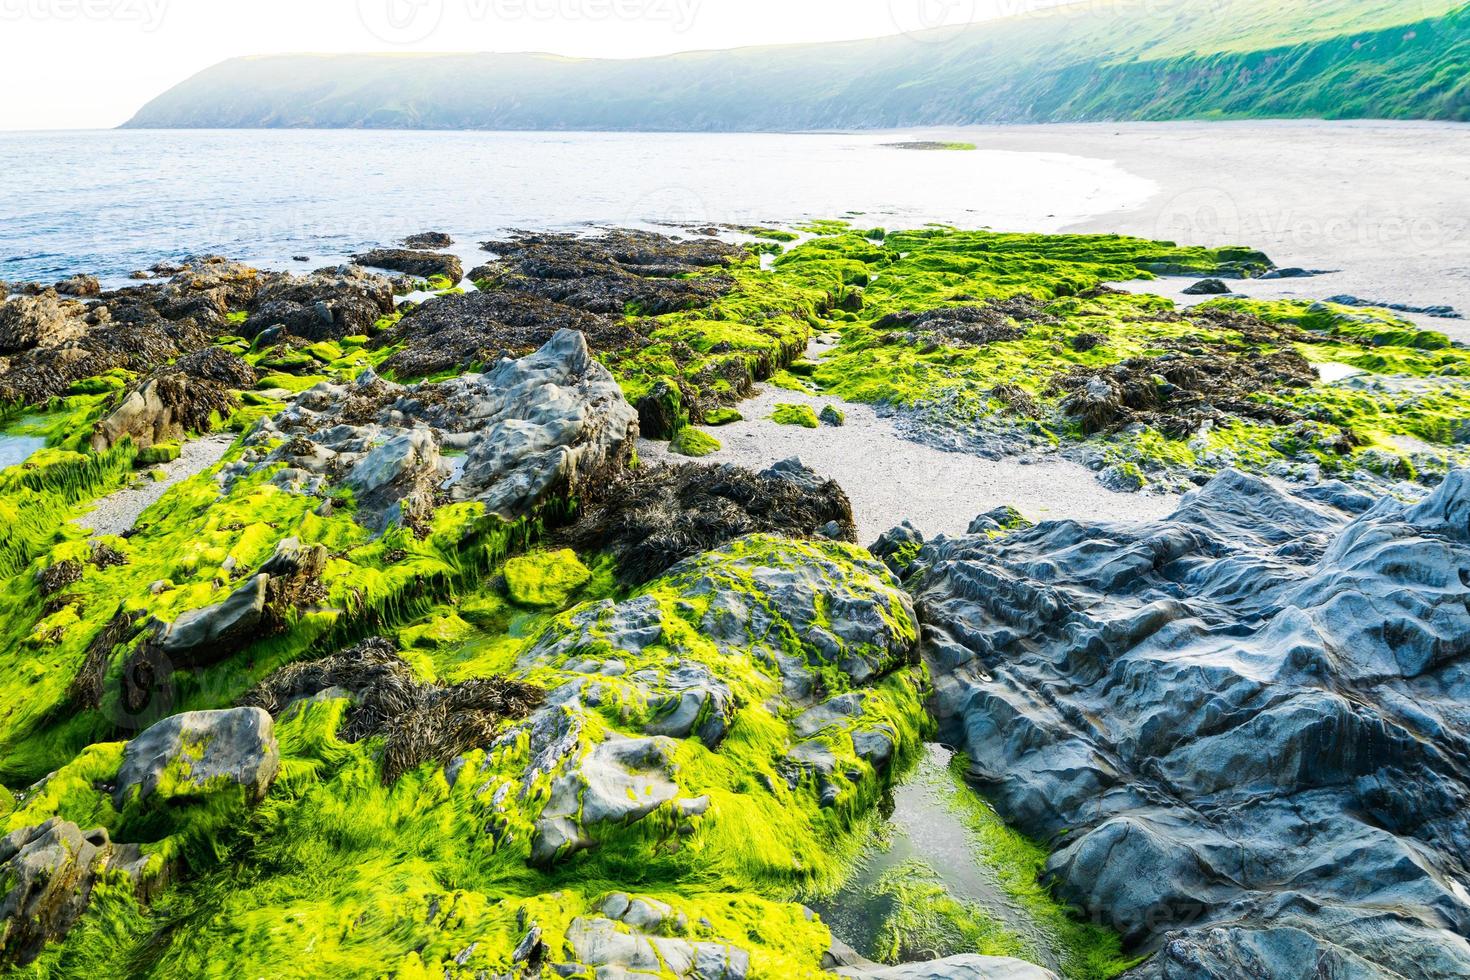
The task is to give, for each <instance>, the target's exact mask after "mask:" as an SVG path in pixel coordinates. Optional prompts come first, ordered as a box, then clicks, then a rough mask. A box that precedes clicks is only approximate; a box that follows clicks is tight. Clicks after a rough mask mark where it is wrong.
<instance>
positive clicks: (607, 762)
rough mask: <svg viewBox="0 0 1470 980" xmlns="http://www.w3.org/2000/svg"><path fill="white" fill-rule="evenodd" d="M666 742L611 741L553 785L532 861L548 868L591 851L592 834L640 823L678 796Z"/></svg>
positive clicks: (538, 824)
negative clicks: (596, 830)
mask: <svg viewBox="0 0 1470 980" xmlns="http://www.w3.org/2000/svg"><path fill="white" fill-rule="evenodd" d="M673 746H674V743H673V741H672V740H670V739H667V738H625V737H621V736H617V735H614V736H611V737H609V738H608V739H607V741H605V742H602V743H600V744H598V745H597V746H596V747H595V748H594V749H593V750H592V751H591V752H589V753H588V754H587V755H586V756H585V757H584V758H583V759H582V760H581V761H580V762H579V764H578V765H576V766H575V767H574V768H572V769H571V770H570V771H568V772H566V773H564V774H563V775H562V776H560V777H559V778H558V779H557V780H556V781H555V782H554V783H552V785H551V798H550V800H548V801H547V804H546V807H545V809H544V810H542V812H541V817H540V819H539V820H537V821H536V839H535V842H534V843H533V844H532V846H531V859H532V860H533V861H537V862H540V863H547V862H550V861H552V860H554V859H556V858H561V857H566V856H567V855H569V854H573V853H576V852H577V851H580V850H585V849H587V848H589V847H593V846H595V844H596V841H595V840H594V839H593V838H592V837H591V836H590V834H589V833H588V831H590V830H592V829H594V828H596V827H598V826H600V825H603V824H629V823H632V822H634V821H636V820H641V819H642V818H643V817H646V816H648V815H649V814H650V813H652V812H653V811H654V810H657V809H658V808H659V807H661V806H663V805H664V804H665V803H669V802H671V801H672V800H673V799H674V798H675V797H677V796H678V795H679V787H678V786H677V785H675V783H674V781H673V775H674V773H673Z"/></svg>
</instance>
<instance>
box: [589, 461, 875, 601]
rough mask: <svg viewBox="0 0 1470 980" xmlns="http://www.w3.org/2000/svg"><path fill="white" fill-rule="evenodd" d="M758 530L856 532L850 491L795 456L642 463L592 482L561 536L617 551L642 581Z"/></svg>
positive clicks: (627, 571) (623, 568)
mask: <svg viewBox="0 0 1470 980" xmlns="http://www.w3.org/2000/svg"><path fill="white" fill-rule="evenodd" d="M758 532H777V533H780V534H784V535H787V536H788V537H800V538H809V537H814V536H817V535H821V536H822V537H827V538H831V539H833V540H841V541H853V540H855V539H856V536H857V532H856V529H855V527H854V525H853V520H852V505H851V503H849V502H848V499H847V494H845V493H843V492H842V488H841V487H840V486H838V485H837V483H836V482H835V481H832V480H827V479H824V478H823V477H821V476H818V475H817V474H816V473H814V472H812V471H811V470H810V469H808V468H807V467H806V466H805V465H803V464H802V462H801V460H799V459H794V458H793V459H788V460H782V461H781V462H779V463H776V464H775V465H773V466H770V467H768V468H767V469H765V470H763V471H762V472H760V473H752V472H750V471H749V470H746V469H742V468H740V467H737V466H733V465H724V466H695V465H682V466H640V467H639V468H638V469H636V470H632V471H629V472H627V473H625V474H623V475H622V476H621V477H619V478H618V479H617V480H615V481H612V482H609V483H606V484H603V485H601V486H598V487H594V488H592V492H591V494H590V495H589V497H588V499H587V500H586V501H585V502H584V509H583V512H582V514H581V516H580V517H579V518H578V520H577V522H576V523H575V524H573V525H572V526H571V527H570V528H568V529H567V530H566V531H565V532H563V535H562V536H563V537H564V538H565V539H566V540H567V541H568V542H569V543H571V544H572V545H573V546H575V547H576V548H577V550H579V551H581V552H582V553H584V554H590V553H611V554H612V555H613V556H614V557H615V558H616V559H617V562H618V570H619V573H620V575H621V576H622V577H623V578H624V579H625V580H627V581H629V582H633V583H641V582H646V581H648V580H649V579H651V578H653V577H654V576H656V575H659V574H662V573H663V572H664V571H665V570H667V569H668V568H669V567H671V566H672V565H673V564H674V563H675V562H677V561H680V560H681V559H684V558H688V557H690V556H691V555H695V554H698V553H699V552H701V551H709V550H712V549H714V548H717V547H719V546H720V545H723V544H725V543H726V542H728V541H733V540H734V539H736V538H739V537H743V536H745V535H747V534H754V533H758Z"/></svg>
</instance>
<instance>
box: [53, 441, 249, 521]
mask: <svg viewBox="0 0 1470 980" xmlns="http://www.w3.org/2000/svg"><path fill="white" fill-rule="evenodd" d="M234 441H235V437H234V436H231V435H212V436H205V437H204V438H202V439H194V440H191V441H189V442H186V443H184V445H183V448H182V449H181V450H180V452H179V458H178V459H176V460H174V461H173V462H172V463H164V464H162V465H161V466H158V467H155V469H158V470H160V471H161V472H162V474H163V476H162V479H158V480H154V479H152V478H151V477H149V476H148V475H146V474H143V475H140V476H139V477H138V478H137V479H135V480H134V481H133V482H132V483H131V484H129V485H128V486H126V487H123V488H122V489H121V490H118V491H116V492H114V493H111V494H108V495H107V496H106V497H103V498H102V499H101V500H99V501H97V503H96V504H95V505H94V506H93V507H92V509H91V510H90V511H88V512H87V513H86V514H84V515H82V516H81V517H79V518H77V519H76V523H77V524H80V525H81V526H82V527H85V528H90V529H91V530H92V532H93V533H94V534H97V535H99V536H101V535H115V534H123V533H124V532H127V531H131V530H132V529H133V527H134V525H136V524H137V523H138V518H139V517H140V516H141V515H142V513H143V511H145V510H147V509H148V508H149V507H151V506H153V505H154V504H155V503H157V502H158V500H159V498H161V497H162V496H163V494H164V492H165V491H166V490H168V488H169V487H172V486H174V485H175V484H177V483H182V482H183V481H184V480H187V479H188V478H189V477H191V476H193V475H194V474H196V473H203V472H204V471H205V470H207V469H209V468H210V467H211V466H213V465H214V464H215V463H218V462H219V461H220V459H221V458H222V457H223V456H224V454H225V451H226V450H227V449H229V448H230V445H231V443H233V442H234Z"/></svg>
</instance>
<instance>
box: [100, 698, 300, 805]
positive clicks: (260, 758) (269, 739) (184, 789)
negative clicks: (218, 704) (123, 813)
mask: <svg viewBox="0 0 1470 980" xmlns="http://www.w3.org/2000/svg"><path fill="white" fill-rule="evenodd" d="M280 768H281V752H280V748H279V747H278V746H277V744H276V736H275V731H274V726H273V725H272V723H271V716H270V715H268V714H266V713H265V712H264V711H262V710H261V709H259V708H232V709H228V710H224V711H190V712H185V713H184V714H180V715H173V716H171V717H169V718H165V719H164V720H163V721H160V722H158V723H157V724H155V725H153V726H152V727H151V728H149V729H148V730H147V731H145V732H143V733H142V734H140V735H139V736H138V737H137V738H135V739H133V740H132V741H131V742H129V743H128V745H127V748H126V749H125V750H124V752H123V763H122V767H121V768H120V769H119V770H118V773H117V784H116V786H115V788H114V789H113V796H114V797H115V798H116V799H117V801H118V805H119V808H121V806H122V804H124V803H126V802H128V801H132V800H138V801H145V800H147V799H148V798H149V797H150V796H152V795H153V794H154V793H155V792H162V793H164V794H166V795H167V796H168V798H169V799H176V798H178V797H181V796H185V797H187V796H192V795H202V794H204V793H211V792H218V791H219V789H220V787H221V786H223V785H226V784H233V785H235V786H238V787H240V788H241V789H242V790H243V791H244V794H245V799H246V800H247V801H248V802H255V801H258V800H259V799H260V798H261V797H263V796H264V795H265V792H266V790H267V789H269V788H270V785H271V783H272V782H273V781H274V780H275V778H276V774H277V773H278V772H279V771H280Z"/></svg>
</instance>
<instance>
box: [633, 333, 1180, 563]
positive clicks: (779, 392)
mask: <svg viewBox="0 0 1470 980" xmlns="http://www.w3.org/2000/svg"><path fill="white" fill-rule="evenodd" d="M820 350H821V348H817V347H814V348H813V352H814V353H817V354H819V353H820ZM781 402H787V403H792V404H798V403H800V404H806V405H810V406H812V410H813V411H815V412H820V411H821V410H822V407H823V406H824V405H829V404H833V405H836V406H837V407H838V408H839V409H841V410H842V411H843V412H844V413H846V416H847V420H846V424H845V425H842V426H828V425H823V426H822V427H820V428H817V429H807V428H803V427H801V426H797V425H777V424H776V423H775V422H773V421H771V412H772V410H773V409H774V408H775V406H776V405H777V403H781ZM738 408H739V410H740V413H741V414H742V415H744V416H745V418H744V420H743V421H740V422H735V423H733V424H731V425H725V426H719V427H712V428H705V429H704V431H706V432H708V433H709V434H710V435H712V436H714V437H715V438H716V439H718V440H720V442H721V443H722V445H723V447H724V448H722V449H721V450H720V451H719V452H717V453H714V454H712V455H709V456H706V457H704V458H703V459H701V460H698V462H703V463H735V464H737V465H739V466H744V467H747V468H750V469H756V470H759V469H764V468H765V467H767V466H769V465H771V464H772V463H774V462H776V461H778V460H782V459H786V458H788V457H790V456H799V457H800V458H801V461H802V462H803V463H805V464H806V465H808V466H810V467H811V468H812V469H813V470H815V471H816V472H817V473H820V474H821V475H823V476H825V477H828V478H830V479H834V480H836V481H837V482H838V483H839V484H841V486H842V489H843V490H845V491H846V492H847V496H848V499H849V500H851V501H852V510H853V516H854V518H855V519H856V521H857V526H858V541H859V542H861V543H862V544H864V545H867V544H871V543H872V542H873V541H874V540H875V539H876V538H877V537H878V535H879V534H881V533H883V532H884V531H886V530H888V529H889V528H891V527H893V526H894V525H896V524H899V523H900V522H902V521H904V520H908V521H909V522H910V523H912V524H913V525H914V526H915V527H917V528H918V529H919V530H920V531H923V532H924V534H925V535H927V536H929V537H933V536H935V535H938V534H950V535H954V534H963V533H965V531H966V529H967V528H968V527H969V526H970V521H972V520H973V519H974V518H975V517H976V516H978V515H980V514H983V513H985V512H986V511H988V510H991V509H992V508H995V507H999V506H1002V505H1005V504H1009V505H1010V506H1012V507H1015V508H1016V509H1017V510H1019V511H1020V512H1021V513H1022V514H1023V515H1025V516H1026V517H1027V518H1029V519H1031V520H1033V521H1047V520H1067V519H1071V520H1082V521H1099V520H1115V521H1135V520H1140V521H1141V520H1156V519H1158V518H1160V517H1164V516H1166V515H1168V514H1169V513H1171V512H1172V511H1173V510H1174V508H1175V507H1176V506H1177V505H1178V502H1179V498H1178V497H1175V496H1171V495H1167V494H1155V493H1132V494H1129V493H1115V492H1113V491H1111V490H1109V489H1107V488H1106V487H1104V486H1103V485H1102V484H1101V483H1099V482H1098V480H1097V475H1096V474H1094V473H1093V472H1092V471H1091V470H1089V469H1087V468H1086V467H1085V466H1082V465H1081V464H1079V463H1074V462H1071V461H1069V460H1065V459H1062V458H1060V457H1055V456H1053V457H1048V458H1046V459H1044V460H1042V461H1039V462H1031V463H1027V462H1022V461H1021V460H1020V459H1000V460H995V459H983V458H981V457H978V456H969V455H965V454H963V453H950V452H944V451H943V450H939V449H935V448H933V447H931V446H926V445H924V444H922V443H918V442H914V441H913V440H910V439H905V438H904V437H903V436H901V435H900V434H899V433H898V431H897V429H896V428H895V426H894V423H893V421H892V420H891V419H886V418H882V417H880V416H879V415H878V413H877V412H876V411H875V410H874V409H873V408H872V407H871V406H868V405H854V404H847V403H843V402H841V401H838V400H837V399H833V398H824V397H821V396H819V395H808V394H804V393H802V392H797V391H787V390H785V389H783V388H776V387H774V386H771V385H760V386H758V393H757V395H756V396H755V397H754V398H751V399H750V400H748V401H743V402H741V403H740V405H739V406H738ZM638 456H639V458H640V459H642V460H643V461H645V462H649V463H666V462H676V463H687V462H691V460H689V459H688V458H686V457H683V456H677V455H674V454H673V453H670V452H669V451H668V444H667V443H663V442H653V441H650V440H648V439H642V440H639V444H638Z"/></svg>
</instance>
